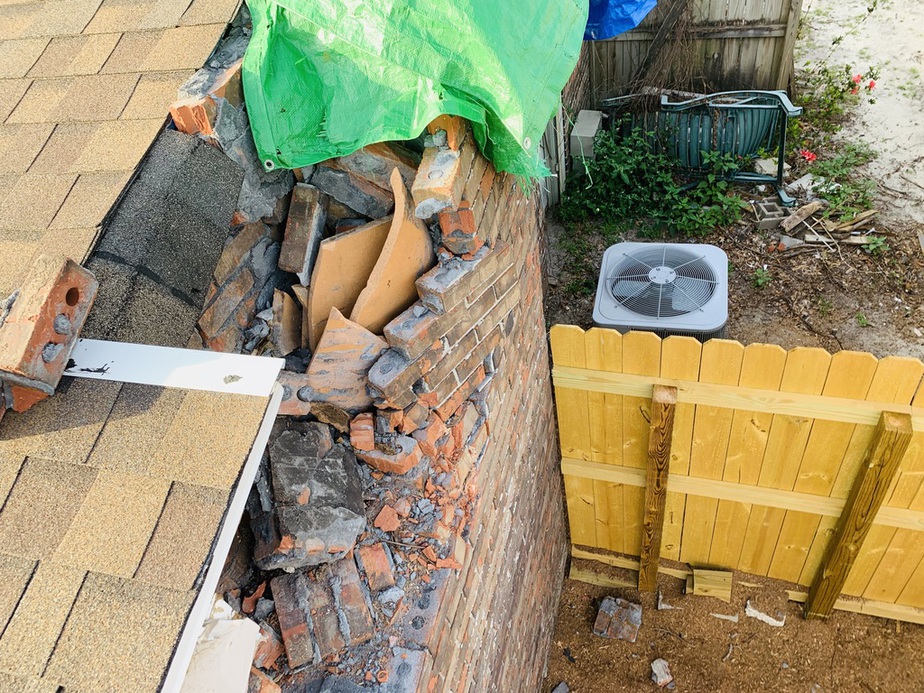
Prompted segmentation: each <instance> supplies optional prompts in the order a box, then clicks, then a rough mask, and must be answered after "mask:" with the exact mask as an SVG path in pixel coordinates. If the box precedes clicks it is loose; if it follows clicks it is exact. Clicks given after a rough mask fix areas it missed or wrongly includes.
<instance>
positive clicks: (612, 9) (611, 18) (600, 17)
mask: <svg viewBox="0 0 924 693" xmlns="http://www.w3.org/2000/svg"><path fill="white" fill-rule="evenodd" d="M656 4H657V0H590V16H589V17H588V18H587V28H586V29H585V30H584V40H585V41H602V40H603V39H608V38H613V37H614V36H618V35H619V34H623V33H625V32H627V31H630V30H632V29H634V28H635V27H637V26H638V25H639V24H640V23H641V21H642V20H643V19H645V17H647V16H648V13H649V12H651V11H652V10H653V9H654V6H655V5H656Z"/></svg>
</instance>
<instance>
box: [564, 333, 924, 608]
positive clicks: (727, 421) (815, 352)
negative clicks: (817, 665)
mask: <svg viewBox="0 0 924 693" xmlns="http://www.w3.org/2000/svg"><path fill="white" fill-rule="evenodd" d="M551 343H552V355H553V360H554V369H553V380H554V384H555V392H556V400H557V406H558V420H559V429H560V436H561V450H562V458H563V459H562V471H563V473H564V478H565V490H566V496H567V503H568V515H569V520H570V526H571V538H572V543H573V544H575V545H580V546H586V547H591V548H596V549H604V550H606V551H611V552H616V553H620V554H627V555H629V556H638V557H639V560H638V569H639V586H640V588H642V589H652V588H653V586H654V579H655V576H656V572H657V568H658V562H659V560H660V559H661V558H666V559H671V560H675V561H682V562H685V563H689V564H691V565H693V566H696V567H706V566H708V567H711V568H722V569H728V570H741V571H744V572H747V573H752V574H756V575H766V576H769V577H772V578H778V579H781V580H787V581H790V582H794V583H798V584H800V585H805V586H807V587H809V591H808V595H807V601H806V615H807V616H809V617H811V616H826V615H828V614H829V613H830V612H831V609H832V608H833V607H834V606H835V603H836V602H837V603H838V608H841V607H843V608H851V609H854V610H857V609H858V607H857V606H856V604H855V603H852V604H847V605H845V604H843V600H840V601H839V602H838V598H839V596H840V595H841V594H844V595H849V596H854V597H863V598H864V599H866V600H871V601H870V602H869V603H870V604H873V605H880V607H881V608H879V609H878V611H877V610H876V609H871V611H870V612H871V613H888V614H889V615H890V616H891V617H897V618H902V617H907V618H908V619H909V620H917V621H919V622H920V621H921V620H922V616H924V612H916V611H915V610H914V608H924V486H922V483H921V482H922V479H924V385H922V382H921V380H922V375H924V364H922V363H921V362H920V361H918V360H917V359H912V358H904V357H888V358H884V359H881V360H877V359H876V358H875V357H874V356H873V355H872V354H868V353H861V352H853V351H842V352H839V353H837V354H834V355H833V356H832V355H831V354H829V353H828V352H826V351H824V350H823V349H814V348H803V347H799V348H795V349H792V350H790V351H788V352H787V351H785V350H784V349H782V348H781V347H779V346H776V345H771V344H751V345H749V346H746V347H745V346H742V345H741V344H739V343H738V342H734V341H729V340H712V341H709V342H706V343H705V344H701V343H700V342H698V341H697V340H695V339H693V338H689V337H669V338H667V339H664V340H662V339H660V338H659V337H657V336H656V335H654V334H652V333H647V332H630V333H628V334H625V335H620V334H619V333H618V332H616V331H614V330H604V329H596V328H595V329H592V330H589V331H586V332H585V331H583V330H581V329H580V328H577V327H571V326H564V325H556V326H555V327H553V328H552V332H551ZM575 555H580V557H587V556H589V555H591V554H589V553H588V552H586V551H584V550H576V551H575ZM610 562H612V561H610ZM911 607H913V608H911Z"/></svg>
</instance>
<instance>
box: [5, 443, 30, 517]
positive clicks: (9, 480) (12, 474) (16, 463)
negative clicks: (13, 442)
mask: <svg viewBox="0 0 924 693" xmlns="http://www.w3.org/2000/svg"><path fill="white" fill-rule="evenodd" d="M24 460H25V457H24V456H23V455H20V454H18V453H16V452H0V508H2V507H3V503H4V501H6V497H7V496H8V495H9V493H10V489H11V488H13V482H15V481H16V477H17V476H19V470H20V469H22V463H23V461H24Z"/></svg>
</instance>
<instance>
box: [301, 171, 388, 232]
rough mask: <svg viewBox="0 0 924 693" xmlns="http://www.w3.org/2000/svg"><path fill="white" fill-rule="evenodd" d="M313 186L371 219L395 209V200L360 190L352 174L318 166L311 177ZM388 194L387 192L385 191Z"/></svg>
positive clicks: (385, 214) (379, 217)
mask: <svg viewBox="0 0 924 693" xmlns="http://www.w3.org/2000/svg"><path fill="white" fill-rule="evenodd" d="M311 184H312V185H313V186H315V187H316V188H318V189H319V190H321V191H322V192H325V193H327V194H328V195H330V196H331V197H333V198H334V199H335V200H337V201H338V202H341V203H343V204H345V205H346V206H347V207H350V208H351V209H354V210H356V211H357V212H359V213H360V214H362V215H363V216H367V217H369V218H371V219H381V218H382V217H384V216H387V215H388V214H391V211H392V210H393V209H394V208H395V201H394V199H393V198H392V199H389V198H388V197H386V196H384V195H380V196H378V197H376V196H373V195H370V194H368V193H366V192H363V191H362V190H360V189H359V188H358V187H357V186H356V185H355V184H354V181H353V179H352V178H351V177H350V174H349V173H347V172H346V171H340V170H337V169H333V168H328V167H326V166H318V167H317V168H316V169H315V171H314V175H312V176H311ZM384 192H387V191H383V193H384Z"/></svg>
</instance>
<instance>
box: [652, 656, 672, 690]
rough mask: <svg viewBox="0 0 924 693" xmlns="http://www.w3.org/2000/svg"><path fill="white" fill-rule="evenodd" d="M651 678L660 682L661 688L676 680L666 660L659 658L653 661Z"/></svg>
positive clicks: (657, 682)
mask: <svg viewBox="0 0 924 693" xmlns="http://www.w3.org/2000/svg"><path fill="white" fill-rule="evenodd" d="M651 680H652V681H654V682H655V683H656V684H658V686H659V687H660V688H664V686H667V685H668V684H669V683H670V682H671V681H673V680H674V677H673V676H671V670H670V667H668V666H667V661H666V660H664V659H661V658H658V659H656V660H655V661H653V662H652V663H651Z"/></svg>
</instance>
